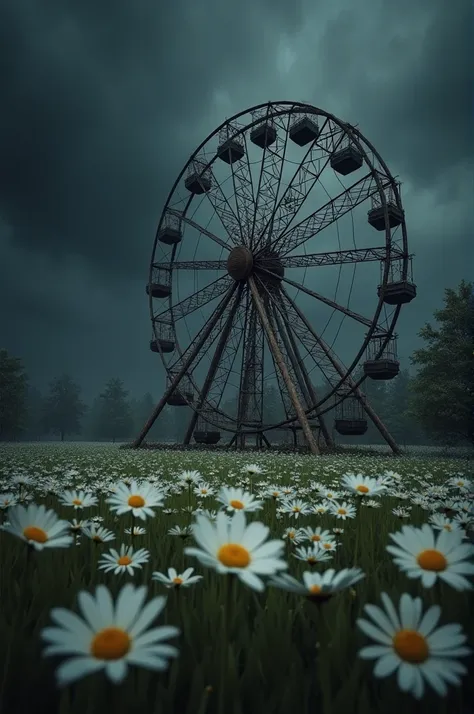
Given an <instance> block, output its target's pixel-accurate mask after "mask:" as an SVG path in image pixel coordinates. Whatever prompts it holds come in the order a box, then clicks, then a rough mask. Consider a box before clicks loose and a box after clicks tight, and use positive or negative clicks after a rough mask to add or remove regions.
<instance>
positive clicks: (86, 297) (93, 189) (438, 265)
mask: <svg viewBox="0 0 474 714" xmlns="http://www.w3.org/2000/svg"><path fill="white" fill-rule="evenodd" d="M472 30H473V22H472V9H471V3H470V2H469V1H468V0H457V2H456V3H453V2H452V1H451V2H448V0H416V2H414V1H413V0H399V1H398V2H396V3H395V2H391V1H390V2H389V0H362V1H361V2H359V3H354V2H352V0H331V1H329V0H325V1H323V0H301V1H298V0H292V1H291V2H289V1H288V0H271V1H270V0H241V2H240V3H235V2H234V3H231V2H224V1H223V0H200V2H192V1H191V0H174V2H172V3H164V2H158V0H155V1H154V2H152V1H151V0H135V1H134V2H131V0H114V2H106V1H105V0H104V1H103V2H97V0H81V1H80V2H76V1H74V2H72V0H41V1H40V0H0V325H1V332H0V343H1V346H4V347H6V348H7V349H8V350H9V351H10V352H11V353H12V354H15V355H17V356H19V357H22V358H23V359H24V362H25V365H26V368H27V371H28V373H29V375H30V377H31V380H32V381H33V382H34V383H35V384H36V385H38V386H39V387H40V388H45V387H46V385H47V384H48V382H49V381H50V380H51V379H52V378H53V377H55V376H57V375H58V374H60V373H61V372H64V371H67V372H70V373H71V374H72V375H73V376H74V377H75V378H76V379H77V380H78V381H79V382H80V383H81V384H82V385H83V388H84V392H85V395H86V397H87V398H88V399H89V398H91V397H92V396H93V395H94V394H95V393H97V392H98V391H99V390H100V389H101V388H102V386H103V383H104V382H105V381H106V380H107V379H108V378H110V377H111V376H119V377H121V378H123V379H124V380H125V382H126V385H127V387H128V388H129V389H130V390H131V391H132V392H133V393H134V394H136V395H140V394H143V393H144V392H146V391H148V390H150V391H151V392H152V393H153V394H154V395H155V396H158V394H159V392H160V390H161V389H162V386H163V370H162V367H161V365H160V363H159V358H157V357H156V355H152V354H151V353H150V351H149V349H148V341H149V339H150V332H151V328H150V321H149V315H148V303H147V298H146V295H145V290H144V288H145V284H146V282H147V277H148V263H149V259H150V253H151V248H152V243H153V238H154V234H155V230H156V225H157V222H158V220H159V217H160V214H161V210H162V207H163V203H164V201H165V200H166V196H167V194H168V191H169V190H170V188H171V186H172V184H173V182H174V180H175V178H176V176H177V174H178V173H179V171H180V170H181V168H182V166H183V165H184V163H185V162H186V161H187V159H188V157H189V155H190V154H191V153H192V152H193V151H194V149H195V148H196V146H197V145H198V144H199V143H200V142H201V141H202V140H203V139H204V138H205V136H206V135H208V134H209V133H210V132H212V131H213V130H214V128H215V127H216V126H217V125H219V124H220V123H221V121H223V120H224V119H225V118H226V117H230V116H232V114H234V113H236V112H238V111H241V110H243V109H246V108H247V107H251V106H252V105H255V104H258V103H261V102H265V101H267V100H295V101H307V102H310V103H312V104H313V105H315V106H317V107H321V108H322V109H325V110H327V111H329V112H332V113H334V114H335V115H336V116H338V117H340V118H341V119H343V120H345V121H349V122H350V123H352V124H358V126H359V128H360V130H361V131H362V133H363V134H364V135H365V136H366V137H367V138H368V139H369V140H370V141H371V142H372V143H373V144H374V145H375V146H376V148H377V149H378V151H379V152H380V153H381V155H382V156H383V158H384V159H385V161H386V162H387V164H388V165H389V167H390V169H391V171H392V173H393V174H394V175H398V176H399V178H400V180H401V181H402V183H403V187H402V196H403V201H404V206H405V210H406V219H407V230H408V239H409V248H410V252H413V253H415V256H416V257H415V260H414V277H415V282H416V283H417V286H418V293H419V294H418V297H417V299H416V300H415V301H414V302H413V303H412V304H411V305H409V306H407V307H406V308H404V309H402V315H401V318H400V320H399V323H398V326H397V332H398V334H399V351H400V355H401V358H402V362H403V364H404V366H408V355H409V354H410V353H411V352H412V350H413V349H414V348H416V347H417V346H419V340H418V338H417V332H418V330H419V329H420V327H421V326H422V325H423V324H424V323H425V322H426V321H428V320H430V319H431V316H432V313H433V310H435V309H437V308H439V307H440V305H441V303H442V300H443V291H444V288H445V287H456V286H457V284H458V283H459V282H460V280H461V279H462V278H465V279H473V278H474V239H473V230H472V195H473V188H474V187H473V149H474V139H473V86H472V72H473V69H472V67H473V63H472V56H471V55H472V45H473V37H472ZM348 334H349V333H348ZM342 339H344V337H342ZM346 339H347V340H348V339H349V337H347V338H346Z"/></svg>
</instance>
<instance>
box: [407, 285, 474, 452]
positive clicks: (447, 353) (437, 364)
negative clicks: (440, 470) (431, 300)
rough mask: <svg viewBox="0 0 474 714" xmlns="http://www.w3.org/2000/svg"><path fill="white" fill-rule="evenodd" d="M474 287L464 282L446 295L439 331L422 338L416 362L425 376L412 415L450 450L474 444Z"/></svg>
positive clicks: (417, 380) (426, 331)
mask: <svg viewBox="0 0 474 714" xmlns="http://www.w3.org/2000/svg"><path fill="white" fill-rule="evenodd" d="M472 295H473V285H472V284H471V283H466V282H465V281H464V280H463V281H462V282H461V283H460V285H459V286H458V289H457V290H451V289H447V290H445V298H444V303H445V306H444V308H442V309H441V310H437V311H436V312H435V313H434V319H435V320H436V322H437V323H438V327H437V329H435V328H433V327H432V326H431V324H429V323H428V324H426V325H425V326H424V327H423V328H422V329H421V330H420V332H419V334H420V336H421V337H422V338H423V340H425V342H426V347H423V348H421V349H419V350H416V351H415V352H414V353H413V356H412V358H411V361H412V362H413V364H415V365H418V367H419V370H418V373H417V374H416V376H415V377H414V379H413V382H412V390H413V395H412V398H411V411H412V413H413V414H414V415H415V416H416V417H417V418H418V419H419V421H420V423H421V424H422V425H423V426H424V428H425V429H426V430H427V432H428V433H430V434H432V435H433V437H434V438H435V439H436V440H437V441H439V442H441V443H445V444H455V443H462V442H470V443H471V444H474V404H473V391H472V390H473V385H474V334H473V333H474V316H473V297H472Z"/></svg>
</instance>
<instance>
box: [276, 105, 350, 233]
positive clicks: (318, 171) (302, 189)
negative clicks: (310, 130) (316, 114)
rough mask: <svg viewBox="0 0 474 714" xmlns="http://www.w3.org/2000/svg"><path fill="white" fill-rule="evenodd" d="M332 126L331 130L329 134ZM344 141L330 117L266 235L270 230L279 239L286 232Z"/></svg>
mask: <svg viewBox="0 0 474 714" xmlns="http://www.w3.org/2000/svg"><path fill="white" fill-rule="evenodd" d="M328 125H329V127H330V128H329V130H328V131H326V128H327V126H328ZM336 138H337V141H335V139H336ZM343 138H344V132H343V130H342V129H341V128H340V127H338V126H337V125H334V126H332V123H331V122H330V120H329V118H328V117H327V118H326V119H325V121H324V123H323V125H322V126H321V129H320V133H319V136H317V137H316V138H315V139H314V140H313V141H312V142H311V144H310V147H309V149H307V151H306V153H305V155H304V157H303V159H302V160H301V163H300V164H299V166H298V168H297V169H296V171H295V172H294V174H293V176H292V178H291V179H290V182H289V183H288V186H287V187H286V188H285V190H284V192H283V193H282V194H281V196H280V198H279V200H278V203H277V204H276V206H275V209H274V213H273V214H272V216H271V217H270V218H269V219H268V222H267V224H266V225H265V228H264V230H263V231H262V233H263V234H264V233H265V232H266V231H267V230H269V229H270V230H271V234H272V236H275V237H276V238H278V237H279V236H280V235H282V234H283V233H284V232H285V231H286V229H287V228H288V226H289V225H290V223H291V222H292V221H293V220H294V219H295V218H296V216H297V215H298V213H299V211H300V210H301V208H302V207H303V205H304V203H305V201H306V199H307V197H308V196H309V194H310V193H311V191H312V190H313V189H314V187H315V185H316V183H317V182H318V181H319V179H320V177H321V175H322V173H323V171H324V170H325V168H326V167H327V165H328V164H329V162H330V159H331V152H332V151H335V150H336V149H337V148H338V146H339V144H340V142H341V141H342V140H343ZM323 159H324V161H323Z"/></svg>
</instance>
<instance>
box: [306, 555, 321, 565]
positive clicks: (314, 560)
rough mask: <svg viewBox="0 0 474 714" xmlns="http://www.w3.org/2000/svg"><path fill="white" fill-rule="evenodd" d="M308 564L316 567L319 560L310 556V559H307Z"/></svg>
mask: <svg viewBox="0 0 474 714" xmlns="http://www.w3.org/2000/svg"><path fill="white" fill-rule="evenodd" d="M306 562H307V563H309V564H310V565H314V564H315V563H317V562H318V561H317V559H316V558H315V557H314V555H310V556H309V558H306Z"/></svg>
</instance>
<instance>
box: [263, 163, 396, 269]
mask: <svg viewBox="0 0 474 714" xmlns="http://www.w3.org/2000/svg"><path fill="white" fill-rule="evenodd" d="M378 178H379V181H380V182H381V184H382V187H383V188H387V187H388V186H390V185H391V183H392V179H388V178H387V177H386V176H384V175H383V174H381V173H379V174H378ZM378 191H379V186H378V183H377V179H376V176H375V172H372V173H370V174H367V175H366V176H364V178H362V179H360V180H359V181H356V183H354V184H352V186H350V187H349V188H347V189H346V190H345V191H343V192H342V193H340V194H339V195H338V196H336V197H335V198H333V199H331V200H330V201H328V202H327V203H325V204H324V206H321V208H319V209H318V210H317V211H315V212H314V213H312V214H311V215H310V216H308V217H307V218H305V219H304V220H302V221H300V223H297V224H296V225H295V226H293V228H290V229H289V230H288V231H286V233H283V235H282V236H280V238H277V240H276V242H275V244H274V246H273V248H274V249H275V250H278V253H279V254H280V255H281V256H285V255H287V254H288V253H290V252H291V251H293V250H294V249H295V248H297V247H298V246H300V245H302V244H303V243H306V241H307V240H309V239H310V238H313V237H314V236H316V235H317V234H318V233H321V231H322V230H324V229H325V228H327V227H328V226H329V225H331V224H332V223H334V222H335V221H337V220H339V218H341V217H342V216H344V215H345V214H346V213H349V211H352V210H353V209H354V208H355V207H356V206H358V205H360V204H361V203H363V202H364V201H366V200H367V199H368V198H370V197H371V196H374V195H375V194H376V193H378Z"/></svg>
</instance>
